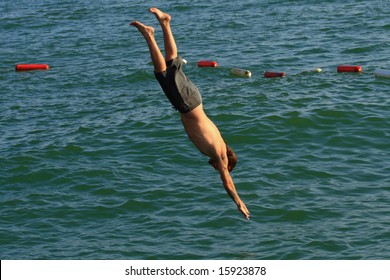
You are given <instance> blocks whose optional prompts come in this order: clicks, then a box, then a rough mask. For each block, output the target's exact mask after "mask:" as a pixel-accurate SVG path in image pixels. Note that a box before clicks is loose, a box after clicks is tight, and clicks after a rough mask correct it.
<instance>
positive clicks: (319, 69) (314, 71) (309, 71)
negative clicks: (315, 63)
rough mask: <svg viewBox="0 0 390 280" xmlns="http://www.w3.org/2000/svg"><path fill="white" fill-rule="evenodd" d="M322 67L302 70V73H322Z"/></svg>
mask: <svg viewBox="0 0 390 280" xmlns="http://www.w3.org/2000/svg"><path fill="white" fill-rule="evenodd" d="M321 72H322V69H321V68H318V67H317V68H314V69H309V70H304V71H302V72H301V74H307V73H321Z"/></svg>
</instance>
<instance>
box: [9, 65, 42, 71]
mask: <svg viewBox="0 0 390 280" xmlns="http://www.w3.org/2000/svg"><path fill="white" fill-rule="evenodd" d="M48 69H49V65H48V64H16V66H15V70H16V71H32V70H48Z"/></svg>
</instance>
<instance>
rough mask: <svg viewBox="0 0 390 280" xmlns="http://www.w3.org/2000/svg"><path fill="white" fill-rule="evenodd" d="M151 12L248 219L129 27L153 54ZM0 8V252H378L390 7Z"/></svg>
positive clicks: (186, 255)
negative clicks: (240, 73) (353, 68)
mask: <svg viewBox="0 0 390 280" xmlns="http://www.w3.org/2000/svg"><path fill="white" fill-rule="evenodd" d="M151 6H158V7H160V8H161V9H162V10H164V11H166V12H168V13H170V15H171V16H172V22H171V25H172V30H173V32H174V35H175V38H176V42H177V45H178V48H179V54H180V56H182V57H183V58H185V59H186V60H187V61H188V64H187V65H186V66H185V69H184V70H185V72H186V74H187V76H188V77H189V78H190V79H191V80H192V81H193V82H194V83H195V84H196V85H197V86H198V87H199V89H200V91H201V93H202V96H203V102H204V108H205V111H206V113H207V114H208V115H209V117H210V118H211V119H212V120H213V121H214V122H215V124H216V125H217V126H218V128H219V129H220V131H221V133H222V134H223V137H224V138H225V140H226V141H227V142H228V143H229V145H230V146H232V147H233V148H234V150H235V151H236V153H237V155H238V158H239V161H238V165H237V166H236V168H235V170H234V171H233V172H232V176H233V179H234V182H235V185H236V188H237V190H238V192H239V194H240V196H241V197H242V199H243V200H244V201H245V203H246V205H247V207H248V208H249V210H250V211H251V219H250V220H249V221H246V220H245V219H244V218H243V217H242V216H241V214H240V213H239V212H238V211H237V210H236V207H235V205H234V203H233V202H232V201H231V200H230V198H229V197H228V195H227V194H226V192H225V190H224V189H223V186H222V184H221V181H220V179H219V176H218V173H217V172H216V171H215V170H213V168H211V166H209V165H208V163H207V158H206V157H204V156H202V155H201V154H200V153H199V152H198V151H197V150H196V148H195V147H194V146H193V145H192V144H191V142H190V141H189V140H188V138H187V136H186V134H185V132H184V130H183V128H182V125H181V123H180V119H179V115H178V113H177V112H175V111H174V110H173V109H172V108H171V105H170V104H169V102H168V100H167V99H166V97H165V96H164V94H163V92H162V90H161V89H160V87H159V85H158V83H157V81H156V80H155V78H154V74H153V66H152V64H151V62H150V57H149V53H148V49H147V45H146V43H145V41H144V39H143V38H142V36H141V35H140V34H139V33H138V31H137V30H136V29H135V28H134V27H129V26H128V23H129V22H130V21H132V20H139V21H142V22H144V23H145V24H147V25H152V26H154V27H155V28H156V39H157V41H158V43H159V44H160V46H161V48H162V49H163V41H162V32H161V29H160V28H159V25H158V23H157V22H156V19H155V17H154V16H153V15H152V14H150V13H148V8H149V7H151ZM0 14H1V17H0V35H1V36H0V38H1V43H0V257H1V259H388V258H389V257H390V251H389V248H390V219H389V214H390V209H389V205H390V177H389V174H390V165H389V159H390V141H389V139H390V138H389V136H390V102H389V97H390V96H389V94H390V80H389V79H383V78H376V77H375V76H374V71H375V69H377V68H381V69H390V62H389V57H390V23H389V20H388V19H389V18H390V1H388V0H372V1H359V0H351V1H341V0H332V1H318V0H310V1H295V0H284V1H281V0H264V1H252V0H248V1H241V2H237V1H223V2H221V1H216V0H207V1H204V0H201V1H189V0H180V1H129V0H112V1H108V0H93V1H92V0H83V1H76V0H66V1H59V0H47V1H43V0H42V1H39V0H35V1H30V0H15V1H9V0H5V1H1V2H0ZM203 59H209V60H215V61H217V62H218V64H219V67H218V68H213V69H210V68H208V69H207V68H198V67H197V66H196V62H197V61H199V60H203ZM18 63H47V64H49V65H50V70H48V71H32V72H15V70H14V67H15V64H18ZM340 64H349V65H360V66H362V68H363V73H361V74H356V73H342V74H341V73H337V72H336V67H337V66H338V65H340ZM233 67H236V68H241V69H245V70H248V71H251V73H252V77H251V78H240V77H236V76H233V75H232V74H231V73H230V69H231V68H233ZM316 68H321V69H322V70H323V71H322V72H321V73H315V72H311V71H309V70H312V69H316ZM265 71H283V72H285V73H286V77H285V78H277V79H265V78H264V77H263V73H264V72H265Z"/></svg>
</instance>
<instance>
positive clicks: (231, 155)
mask: <svg viewBox="0 0 390 280" xmlns="http://www.w3.org/2000/svg"><path fill="white" fill-rule="evenodd" d="M226 155H227V158H228V170H229V172H231V171H233V169H234V167H235V166H236V164H237V156H236V153H235V152H234V151H233V149H232V148H230V147H229V146H228V145H226ZM209 164H210V165H212V166H213V167H214V168H215V169H216V170H218V162H217V161H216V160H214V159H209Z"/></svg>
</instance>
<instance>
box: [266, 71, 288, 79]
mask: <svg viewBox="0 0 390 280" xmlns="http://www.w3.org/2000/svg"><path fill="white" fill-rule="evenodd" d="M279 77H286V73H284V72H264V78H279Z"/></svg>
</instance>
